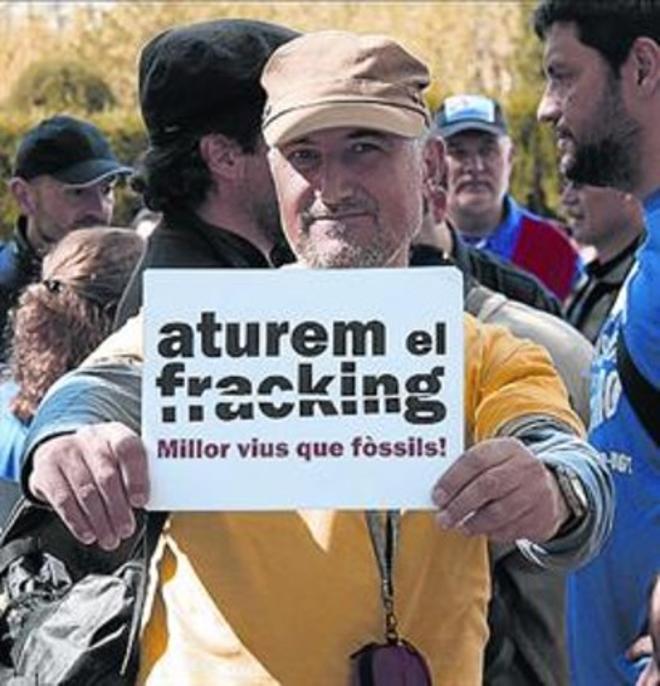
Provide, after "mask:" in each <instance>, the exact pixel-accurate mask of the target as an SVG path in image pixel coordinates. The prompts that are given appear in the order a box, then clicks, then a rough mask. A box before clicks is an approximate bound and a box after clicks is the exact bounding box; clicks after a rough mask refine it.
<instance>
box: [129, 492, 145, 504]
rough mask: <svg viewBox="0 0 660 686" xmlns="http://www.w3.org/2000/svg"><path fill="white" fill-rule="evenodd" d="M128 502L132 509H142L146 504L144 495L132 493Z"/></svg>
mask: <svg viewBox="0 0 660 686" xmlns="http://www.w3.org/2000/svg"><path fill="white" fill-rule="evenodd" d="M129 500H130V503H131V505H132V506H133V507H144V506H145V505H146V504H147V496H146V495H145V494H144V493H133V494H132V495H131V497H130V498H129Z"/></svg>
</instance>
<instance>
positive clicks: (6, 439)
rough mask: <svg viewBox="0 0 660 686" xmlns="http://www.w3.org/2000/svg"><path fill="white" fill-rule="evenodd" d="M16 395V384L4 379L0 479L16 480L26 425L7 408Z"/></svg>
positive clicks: (0, 397)
mask: <svg viewBox="0 0 660 686" xmlns="http://www.w3.org/2000/svg"><path fill="white" fill-rule="evenodd" d="M15 395H16V384H15V383H14V382H13V381H5V382H4V383H2V384H0V479H7V480H9V481H18V480H19V475H20V465H21V455H22V454H23V445H24V443H25V437H26V435H27V431H28V427H27V425H26V424H23V422H21V420H20V419H18V418H17V417H16V416H15V415H14V414H13V413H12V412H11V411H10V409H9V403H10V401H11V400H12V398H13V397H14V396H15Z"/></svg>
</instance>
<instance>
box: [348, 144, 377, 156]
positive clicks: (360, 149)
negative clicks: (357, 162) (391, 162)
mask: <svg viewBox="0 0 660 686" xmlns="http://www.w3.org/2000/svg"><path fill="white" fill-rule="evenodd" d="M381 149H382V148H381V146H379V145H378V144H376V143H374V142H372V141H356V142H355V143H353V144H352V145H351V151H352V152H354V153H356V154H358V155H364V154H366V153H369V152H377V151H379V150H381Z"/></svg>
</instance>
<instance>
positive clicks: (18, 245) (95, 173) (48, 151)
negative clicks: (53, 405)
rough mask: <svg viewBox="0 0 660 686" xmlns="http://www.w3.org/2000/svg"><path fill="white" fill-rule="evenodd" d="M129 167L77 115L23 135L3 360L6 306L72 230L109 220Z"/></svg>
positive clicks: (7, 267)
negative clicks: (116, 188) (118, 182)
mask: <svg viewBox="0 0 660 686" xmlns="http://www.w3.org/2000/svg"><path fill="white" fill-rule="evenodd" d="M130 172H131V169H130V168H129V167H125V166H123V165H122V164H121V163H120V162H119V161H118V160H117V158H116V157H115V156H114V154H113V152H112V150H111V149H110V145H109V144H108V141H107V140H106V139H105V137H104V136H103V134H102V133H101V132H100V131H99V130H98V129H97V128H96V127H95V126H93V125H92V124H90V123H88V122H84V121H81V120H79V119H74V118H73V117H68V116H62V115H61V116H56V117H51V118H50V119H45V120H43V121H42V122H40V123H39V124H38V125H37V126H36V127H34V128H33V129H31V130H30V131H28V132H27V134H26V135H25V136H24V137H23V139H22V141H21V143H20V145H19V148H18V153H17V155H16V160H15V163H14V175H13V177H12V179H11V180H10V182H9V190H10V191H11V194H12V195H13V196H14V199H15V200H16V203H17V204H18V206H19V209H20V216H19V218H18V222H17V224H16V229H15V232H14V235H13V237H12V238H11V240H9V241H7V242H6V243H4V244H3V245H0V359H4V357H5V351H4V329H5V321H6V317H7V311H8V310H9V308H10V307H11V306H12V305H13V303H14V302H15V300H16V297H17V295H18V293H19V291H20V290H21V289H22V288H23V287H24V286H26V285H27V284H28V283H30V282H32V281H34V280H35V279H36V278H37V277H38V275H39V271H40V269H41V260H42V258H43V256H44V255H45V254H46V253H47V252H48V251H49V250H50V248H51V247H52V246H53V245H54V244H55V243H56V242H57V241H58V240H59V239H60V238H62V237H63V236H64V235H65V234H66V233H68V232H69V231H71V230H72V229H77V228H81V227H83V226H87V227H89V226H94V225H103V226H107V225H109V224H110V221H111V219H112V210H113V206H114V195H113V186H114V182H115V180H116V179H117V177H118V176H122V175H125V174H129V173H130Z"/></svg>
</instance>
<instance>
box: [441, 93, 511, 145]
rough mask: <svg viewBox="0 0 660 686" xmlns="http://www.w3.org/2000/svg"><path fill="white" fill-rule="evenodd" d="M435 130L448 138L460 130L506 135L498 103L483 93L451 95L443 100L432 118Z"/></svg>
mask: <svg viewBox="0 0 660 686" xmlns="http://www.w3.org/2000/svg"><path fill="white" fill-rule="evenodd" d="M434 125H435V130H436V131H437V132H438V133H439V134H440V135H441V136H442V137H443V138H449V137H450V136H453V135H454V134H457V133H461V132H462V131H486V132H488V133H492V134H494V135H495V136H506V135H507V127H506V121H505V119H504V114H503V113H502V108H501V107H500V104H499V103H498V102H497V101H495V100H493V99H491V98H487V97H486V96H485V95H469V94H461V95H452V96H451V97H449V98H447V99H446V100H444V101H443V103H442V105H441V106H440V109H439V110H438V111H437V113H436V115H435V118H434Z"/></svg>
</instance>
